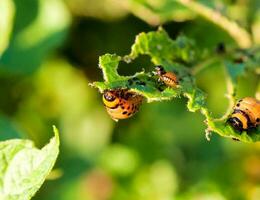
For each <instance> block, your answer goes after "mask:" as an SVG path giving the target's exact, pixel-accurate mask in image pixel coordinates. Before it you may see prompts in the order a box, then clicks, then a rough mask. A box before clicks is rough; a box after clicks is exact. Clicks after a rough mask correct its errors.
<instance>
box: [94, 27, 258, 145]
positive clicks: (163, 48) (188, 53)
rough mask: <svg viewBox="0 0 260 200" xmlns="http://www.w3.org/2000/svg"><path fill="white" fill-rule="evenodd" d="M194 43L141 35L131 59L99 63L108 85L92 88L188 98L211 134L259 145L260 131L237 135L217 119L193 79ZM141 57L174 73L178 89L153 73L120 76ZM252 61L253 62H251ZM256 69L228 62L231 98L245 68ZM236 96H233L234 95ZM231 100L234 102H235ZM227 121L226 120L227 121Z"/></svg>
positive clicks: (162, 33)
mask: <svg viewBox="0 0 260 200" xmlns="http://www.w3.org/2000/svg"><path fill="white" fill-rule="evenodd" d="M194 49H195V48H194V43H193V42H192V40H190V39H188V38H186V37H185V36H179V37H178V38H177V39H176V40H172V39H171V38H170V37H169V36H168V34H167V33H166V32H165V31H164V30H163V29H162V28H159V30H158V31H153V32H149V33H141V34H139V35H137V36H136V40H135V43H134V44H133V45H132V48H131V52H130V54H129V55H126V56H123V57H120V56H117V55H111V54H105V55H103V56H101V57H100V59H99V66H100V68H101V69H102V71H103V77H104V80H105V81H104V82H94V83H93V84H92V85H93V86H94V87H96V88H98V89H99V90H100V92H101V93H102V92H103V91H104V90H106V89H118V88H120V89H129V90H131V91H133V92H135V93H137V94H140V95H142V96H144V97H145V98H146V99H147V102H148V103H149V102H153V101H164V100H170V99H173V98H176V97H180V96H185V97H187V98H188V102H187V108H188V110H189V111H191V112H196V111H200V112H201V113H202V114H203V115H204V116H205V117H206V122H207V126H208V129H207V131H208V132H209V131H211V132H215V133H218V134H219V135H221V136H224V137H229V138H233V139H238V140H240V141H244V142H255V141H259V140H260V134H259V130H256V131H254V132H253V133H247V132H243V133H242V134H240V133H237V132H236V131H235V130H234V129H233V128H232V127H231V126H230V125H228V124H227V123H226V120H227V116H228V115H229V114H230V113H229V112H231V110H230V111H227V114H226V115H224V116H223V117H222V118H221V120H220V119H214V118H213V117H211V116H210V114H209V113H210V112H209V110H208V109H207V107H206V95H205V93H204V92H203V91H202V90H200V89H199V88H198V87H197V86H196V83H195V78H194V77H193V76H192V75H191V72H190V66H191V65H192V63H193V62H195V60H196V59H197V58H196V56H197V55H196V51H195V50H194ZM140 55H148V56H149V57H150V59H151V61H152V63H154V65H162V66H163V68H164V69H165V71H167V72H173V73H174V74H176V76H177V77H178V80H179V84H178V86H177V87H175V88H173V87H169V86H167V85H165V84H164V85H163V86H162V85H161V83H160V81H158V76H155V75H153V73H152V72H151V71H149V72H145V71H141V69H140V72H137V73H136V74H134V75H133V76H121V75H120V74H118V71H117V69H118V65H119V62H126V63H129V62H131V61H132V60H134V59H136V58H137V57H138V56H140ZM249 61H250V60H249ZM248 63H249V64H250V65H251V66H253V67H251V68H254V69H255V68H256V67H255V63H256V62H247V63H246V64H245V63H243V62H242V63H235V62H232V61H226V62H225V64H226V68H227V74H228V76H229V79H228V80H230V82H231V87H230V88H231V89H230V91H229V92H230V94H234V90H235V87H236V84H237V79H238V77H240V76H241V75H243V74H244V72H245V68H249V67H248V65H249V64H248ZM230 96H232V95H230ZM234 101H235V100H234V99H230V102H232V103H233V102H234ZM223 118H224V119H223Z"/></svg>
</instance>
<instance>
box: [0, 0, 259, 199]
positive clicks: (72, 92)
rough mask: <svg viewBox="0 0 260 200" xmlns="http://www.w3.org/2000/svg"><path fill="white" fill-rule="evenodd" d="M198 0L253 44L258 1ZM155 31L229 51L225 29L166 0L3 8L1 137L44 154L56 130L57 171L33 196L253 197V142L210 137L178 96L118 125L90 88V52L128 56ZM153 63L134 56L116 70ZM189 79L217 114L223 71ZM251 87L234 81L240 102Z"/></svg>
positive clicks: (4, 4) (32, 1)
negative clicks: (138, 39)
mask: <svg viewBox="0 0 260 200" xmlns="http://www.w3.org/2000/svg"><path fill="white" fill-rule="evenodd" d="M200 2H201V3H203V4H204V5H206V6H209V7H212V8H214V9H216V10H218V11H219V12H221V13H223V14H225V15H226V16H228V17H229V18H231V19H233V20H235V21H236V22H237V23H238V24H240V25H241V26H243V27H246V28H247V29H248V30H250V33H251V34H252V37H253V39H254V43H255V44H259V43H260V36H259V33H260V2H259V1H258V0H212V1H206V0H201V1H200ZM162 24H163V27H164V29H165V30H166V31H167V32H168V33H169V35H170V36H171V37H172V38H173V39H174V38H176V36H177V35H179V34H182V33H183V34H185V35H187V36H189V37H191V38H193V39H194V40H195V42H196V45H197V46H198V48H199V49H201V50H206V51H209V52H214V49H215V48H216V46H217V44H218V43H220V42H224V43H225V44H226V46H227V47H234V46H235V43H234V41H233V40H232V38H230V37H229V35H228V34H227V33H226V32H225V31H223V30H222V29H220V28H219V27H217V26H215V25H213V24H212V23H210V22H208V21H206V20H205V19H203V18H200V17H199V16H197V15H196V14H194V13H193V12H191V11H189V10H188V9H186V8H185V7H183V6H181V5H179V4H177V3H176V2H174V1H172V0H66V1H62V0H13V1H12V0H1V1H0V55H1V53H2V55H1V57H0V94H1V97H0V140H6V139H11V138H29V139H31V140H33V141H34V142H35V143H36V144H37V146H38V147H42V146H43V145H44V144H46V143H47V141H48V140H49V138H50V137H51V136H52V128H51V125H53V124H55V125H57V127H58V128H59V130H60V133H61V136H60V137H61V152H60V155H59V158H58V161H57V163H56V165H55V169H54V171H53V172H51V174H50V176H49V178H48V179H49V180H47V181H46V182H45V183H44V185H43V186H42V188H41V189H40V190H39V192H38V193H37V194H36V196H35V197H34V198H33V199H34V200H47V199H48V200H71V199H73V200H173V199H178V200H186V199H187V200H189V199H192V200H225V199H235V200H240V199H241V200H242V199H248V200H259V199H260V144H259V143H258V144H257V143H256V144H244V143H241V142H235V141H232V140H229V139H225V138H221V137H219V136H218V135H215V134H214V135H212V137H211V141H210V142H208V141H207V140H206V139H205V136H204V129H205V128H206V126H205V124H204V123H203V120H204V118H203V117H202V116H201V115H200V114H199V113H189V112H188V111H187V108H186V105H185V104H186V99H183V98H178V99H175V100H173V101H168V102H161V103H151V104H147V103H145V104H144V105H143V106H142V107H141V109H140V112H139V113H138V114H136V115H135V116H134V117H133V118H130V119H128V120H122V121H119V122H118V123H116V122H114V121H113V120H111V118H110V117H109V116H108V114H107V113H106V110H105V109H104V107H103V105H102V100H101V94H99V93H98V91H97V90H96V89H93V88H91V87H89V86H88V84H89V83H90V82H93V81H96V80H102V74H101V70H100V69H99V68H98V56H100V55H102V54H104V53H117V54H118V55H125V54H128V53H129V52H130V47H131V44H133V42H134V39H135V35H136V34H138V33H140V32H142V31H145V32H146V31H151V30H156V29H157V27H158V25H162ZM8 41H9V44H8ZM6 47H7V48H6ZM151 66H152V63H150V60H149V58H148V57H146V56H143V57H140V58H138V59H137V60H135V61H134V62H133V63H131V64H122V65H121V66H120V69H119V71H120V73H121V74H134V73H135V72H136V71H140V70H141V69H142V68H145V69H147V68H149V67H151ZM196 78H197V84H198V86H199V87H200V88H201V89H203V90H204V91H205V92H206V93H207V94H208V99H207V103H208V107H209V108H210V110H211V111H212V113H213V114H214V116H216V117H220V116H221V115H222V114H223V113H225V110H226V107H227V105H228V102H227V100H226V97H225V93H226V84H225V81H224V79H225V70H224V67H223V66H222V64H221V63H220V62H217V63H214V64H212V65H211V66H210V67H208V68H206V69H204V70H203V71H201V72H200V73H199V74H198V75H197V77H196ZM259 80H260V79H259V75H258V76H257V75H255V74H252V73H249V74H247V75H246V76H244V77H242V78H241V79H240V80H239V87H238V96H239V97H243V96H247V95H250V96H254V94H255V92H256V88H257V87H258V82H259ZM258 88H260V87H258Z"/></svg>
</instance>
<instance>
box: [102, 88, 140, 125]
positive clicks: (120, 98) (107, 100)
mask: <svg viewBox="0 0 260 200" xmlns="http://www.w3.org/2000/svg"><path fill="white" fill-rule="evenodd" d="M142 102H143V96H141V95H139V94H136V93H134V92H130V91H129V90H127V89H115V90H105V91H104V93H103V103H104V105H105V107H106V110H107V113H108V114H109V115H110V116H111V118H112V119H114V120H115V121H118V119H127V118H129V117H132V116H133V115H134V114H135V113H136V112H138V110H139V107H140V105H141V104H142Z"/></svg>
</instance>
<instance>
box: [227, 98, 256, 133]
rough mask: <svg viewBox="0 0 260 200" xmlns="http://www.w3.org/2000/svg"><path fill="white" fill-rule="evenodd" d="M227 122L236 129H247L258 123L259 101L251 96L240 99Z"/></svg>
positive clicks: (254, 126) (240, 130)
mask: <svg viewBox="0 0 260 200" xmlns="http://www.w3.org/2000/svg"><path fill="white" fill-rule="evenodd" d="M227 122H228V123H229V124H230V125H231V126H232V127H233V128H234V129H235V130H237V131H239V132H242V131H248V130H250V129H254V128H256V127H257V126H258V125H259V124H260V101H258V100H257V99H255V98H252V97H245V98H243V99H240V100H239V101H238V102H237V103H236V105H235V106H234V110H233V112H232V114H231V115H230V117H229V118H228V120H227Z"/></svg>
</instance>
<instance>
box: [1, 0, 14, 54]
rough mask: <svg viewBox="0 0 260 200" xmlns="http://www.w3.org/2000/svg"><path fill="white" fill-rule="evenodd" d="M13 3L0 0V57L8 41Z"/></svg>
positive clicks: (8, 0)
mask: <svg viewBox="0 0 260 200" xmlns="http://www.w3.org/2000/svg"><path fill="white" fill-rule="evenodd" d="M13 17H14V5H13V1H12V0H1V1H0V30H1V31H0V58H1V54H2V53H3V52H4V50H5V49H6V47H7V46H8V43H9V37H10V33H11V30H12V26H13Z"/></svg>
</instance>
